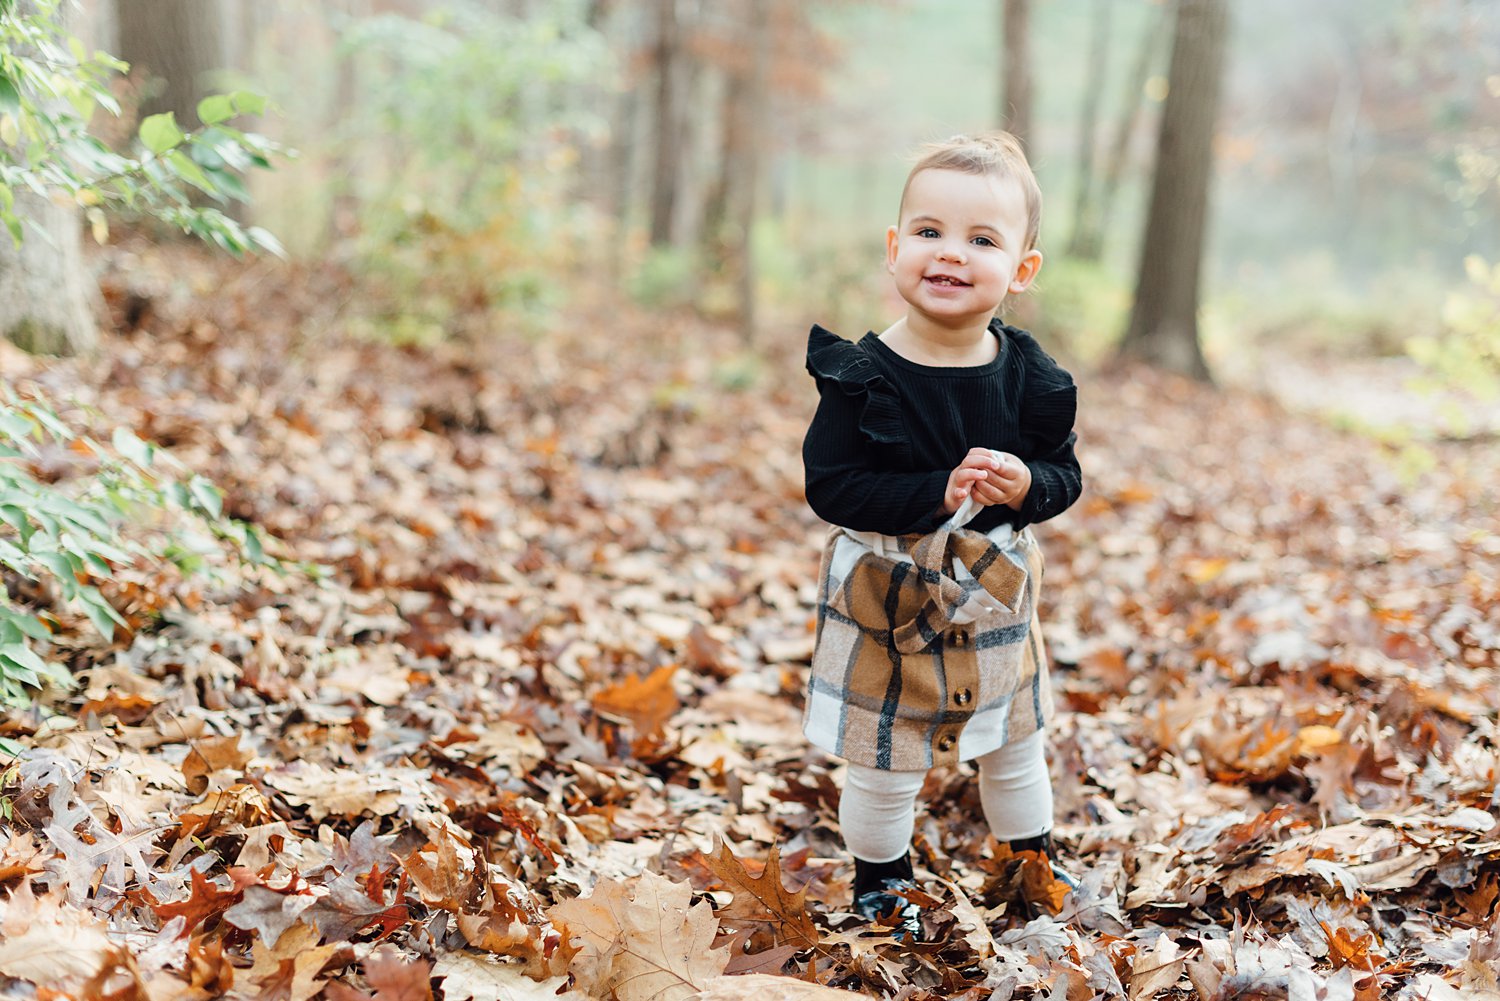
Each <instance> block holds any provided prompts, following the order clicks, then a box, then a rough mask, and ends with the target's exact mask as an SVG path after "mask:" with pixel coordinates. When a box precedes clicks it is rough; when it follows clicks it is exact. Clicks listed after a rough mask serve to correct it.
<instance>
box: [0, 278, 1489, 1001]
mask: <svg viewBox="0 0 1500 1001" xmlns="http://www.w3.org/2000/svg"><path fill="white" fill-rule="evenodd" d="M174 255H175V256H174ZM134 266H135V267H137V268H138V269H147V270H149V269H151V268H156V269H158V270H162V271H163V272H165V271H166V270H169V269H173V268H175V269H179V271H180V273H182V274H188V275H191V276H193V283H194V284H195V285H196V287H198V288H200V289H207V288H216V291H215V292H214V293H213V294H212V295H200V296H183V297H181V298H179V299H177V300H174V301H173V302H172V303H170V304H164V305H163V308H161V309H158V310H156V311H155V312H154V314H153V316H154V320H153V326H152V328H151V329H149V330H145V331H137V332H134V333H130V334H123V333H122V334H120V335H119V336H117V337H115V338H113V339H112V340H111V341H110V343H109V344H108V346H107V347H106V349H105V350H104V351H103V352H102V353H101V354H100V355H99V356H97V357H95V358H92V359H87V360H74V361H66V362H51V363H43V362H40V361H38V360H36V359H32V358H29V357H27V356H24V355H20V354H19V353H16V352H13V351H9V350H6V351H4V352H3V353H0V368H3V370H4V372H5V375H6V378H7V380H8V381H9V382H10V383H11V384H12V385H14V386H16V387H17V388H19V389H20V390H21V391H23V392H27V391H31V390H37V389H39V390H44V391H45V392H47V393H48V394H49V395H50V396H52V397H53V398H54V399H74V400H77V401H78V404H79V405H80V407H87V408H90V409H89V410H87V411H85V410H83V409H79V410H78V411H77V413H75V414H74V415H73V416H74V417H75V418H76V419H78V420H80V421H96V422H100V426H101V427H102V428H103V429H104V430H105V433H108V430H109V429H110V428H111V427H112V426H114V425H123V426H126V427H128V428H130V429H131V430H133V431H134V432H135V433H136V434H138V435H140V436H141V437H142V438H145V439H148V440H153V441H157V442H160V443H162V444H164V445H166V446H168V447H170V448H171V449H172V450H173V451H174V453H175V454H177V455H178V456H179V457H180V458H182V459H183V460H185V461H186V462H188V463H189V465H190V466H191V467H192V468H193V469H195V470H196V471H197V472H200V473H203V474H205V475H207V476H210V477H211V478H213V479H214V480H215V481H216V482H218V483H219V484H221V485H222V486H223V487H224V488H225V490H226V509H227V510H228V511H229V512H230V513H231V514H232V515H234V516H236V517H241V518H249V519H254V520H256V521H257V522H259V523H261V524H262V525H264V526H265V527H266V528H267V530H268V531H269V532H271V533H273V534H274V535H275V536H276V537H277V539H279V543H278V544H279V545H280V546H281V547H282V551H283V552H284V553H285V554H286V555H288V556H292V557H295V558H297V559H301V560H309V561H313V562H316V563H319V564H321V565H323V566H326V567H327V568H328V569H329V573H328V576H327V578H326V579H323V580H315V579H312V578H308V577H305V576H299V575H295V574H294V575H288V576H283V577H278V576H274V575H269V574H264V573H261V574H250V573H249V572H247V571H245V570H244V569H242V568H240V567H238V566H236V565H234V564H233V563H232V562H223V565H222V566H220V567H219V574H218V577H217V579H215V580H210V581H208V582H204V581H202V580H199V579H181V578H177V577H174V576H172V575H170V574H163V573H161V572H159V571H157V570H153V569H148V568H122V572H121V582H122V583H121V584H120V586H119V587H118V588H117V589H115V590H114V591H111V592H109V596H110V598H111V600H112V601H113V602H115V603H116V605H117V607H119V608H120V610H121V611H122V612H123V613H125V614H126V617H127V618H128V619H129V620H130V621H131V622H132V623H134V624H135V629H134V630H133V631H130V632H122V633H121V634H120V635H119V636H117V637H116V639H115V640H114V641H113V642H109V643H106V642H104V641H102V640H101V639H99V638H98V637H97V636H94V635H92V634H90V633H89V631H88V630H87V628H86V626H85V624H84V623H83V622H82V620H80V619H78V618H77V617H76V616H69V615H68V614H66V612H65V611H62V610H59V611H58V612H57V621H58V623H59V628H58V631H57V634H56V636H55V637H54V651H53V652H54V654H55V655H57V656H59V657H60V658H63V659H65V660H66V661H67V662H68V663H70V664H71V665H72V666H73V667H74V669H75V670H76V671H77V672H78V673H79V675H80V677H81V678H82V679H83V680H84V684H82V685H80V687H79V688H78V689H77V690H75V691H74V692H72V693H65V694H58V693H54V694H52V695H51V696H49V698H50V700H51V701H50V702H49V703H47V704H46V705H44V706H42V707H39V708H38V709H37V710H33V711H30V712H11V713H9V714H8V715H7V716H6V717H5V719H4V722H3V725H0V733H3V734H4V735H5V736H7V737H10V738H12V739H14V740H17V741H18V742H19V743H21V744H22V745H23V746H25V747H26V748H27V751H26V753H25V754H24V755H23V758H22V760H21V761H20V762H19V763H18V766H17V767H16V769H15V770H14V771H13V772H11V773H9V774H8V777H7V779H6V785H5V788H4V790H3V796H4V797H5V800H6V802H7V803H8V804H9V807H10V813H9V815H8V816H7V817H6V819H3V820H0V933H3V934H0V977H3V978H6V979H4V980H3V981H0V987H3V990H4V991H5V993H6V995H7V996H17V997H33V996H35V997H42V996H45V997H49V998H63V997H68V998H148V999H153V1001H155V999H158V998H171V999H188V998H192V999H199V998H210V997H231V998H262V997H275V998H286V999H293V1001H303V999H310V998H316V997H325V998H329V999H334V1001H349V999H367V998H368V999H378V1001H413V999H419V1001H427V999H432V998H448V999H454V1001H467V999H475V1001H488V999H507V1001H513V999H531V998H543V997H547V998H551V997H574V998H584V997H601V998H609V997H613V998H618V999H621V1001H636V999H642V1001H645V999H650V1001H666V999H678V998H683V999H685V998H691V997H702V998H707V999H714V998H730V997H735V998H738V997H763V998H768V999H769V998H778V997H784V998H807V999H816V998H824V997H828V998H832V997H835V996H846V995H847V993H848V992H849V991H853V992H856V993H860V994H863V995H866V996H871V997H888V998H901V999H910V1001H919V999H937V998H966V999H975V1001H978V999H997V1001H1006V999H1008V998H1023V999H1024V998H1049V999H1050V998H1056V999H1068V1001H1084V999H1091V998H1125V999H1129V1001H1136V999H1144V998H1155V997H1164V998H1198V999H1201V1001H1228V999H1232V998H1262V997H1264V998H1271V997H1277V998H1281V997H1288V998H1296V999H1299V1001H1300V999H1309V1001H1311V999H1329V1001H1333V999H1340V1001H1342V999H1348V1001H1356V999H1358V1001H1365V999H1371V998H1377V997H1398V998H1410V999H1416V998H1433V999H1443V998H1450V997H1451V998H1456V997H1486V996H1493V997H1500V987H1497V980H1500V946H1497V945H1496V942H1497V941H1500V910H1497V897H1500V889H1497V887H1500V825H1497V823H1496V820H1497V817H1500V792H1497V775H1500V725H1497V716H1496V711H1497V702H1500V698H1497V695H1500V573H1497V566H1500V531H1497V516H1496V510H1497V508H1496V501H1497V490H1500V463H1497V462H1496V461H1495V459H1496V456H1495V452H1494V448H1493V446H1492V445H1489V444H1486V443H1485V442H1483V441H1482V440H1480V441H1478V442H1474V443H1469V444H1457V443H1438V444H1435V445H1434V446H1433V449H1434V453H1435V455H1436V457H1437V458H1438V460H1439V461H1438V462H1437V463H1436V464H1435V465H1434V468H1433V469H1432V470H1431V471H1430V472H1428V473H1425V474H1423V476H1422V477H1421V478H1420V479H1419V480H1417V481H1416V482H1411V483H1408V482H1404V481H1402V480H1401V479H1400V478H1399V477H1398V475H1397V473H1396V471H1395V470H1396V468H1397V467H1396V465H1395V463H1393V462H1392V461H1391V459H1392V457H1391V456H1389V455H1385V454H1383V452H1382V446H1380V445H1378V444H1376V443H1372V442H1370V441H1368V440H1365V439H1361V438H1358V437H1355V436H1352V435H1349V434H1347V433H1340V432H1338V431H1335V430H1331V429H1329V428H1327V427H1325V426H1322V425H1319V424H1317V423H1315V422H1313V421H1311V420H1309V419H1306V418H1301V417H1294V416H1289V415H1288V414H1286V413H1285V412H1284V411H1282V410H1280V409H1278V408H1277V407H1276V406H1275V405H1274V404H1273V403H1271V402H1269V401H1268V400H1266V399H1263V398H1260V397H1255V396H1251V395H1248V394H1245V393H1242V392H1237V391H1231V390H1223V391H1220V392H1217V393H1216V392H1213V391H1210V390H1206V389H1203V388H1201V387H1197V386H1193V385H1190V384H1187V383H1183V382H1180V381H1177V380H1175V379H1171V378H1169V377H1165V376H1161V375H1158V374H1154V373H1151V372H1147V371H1144V370H1130V371H1126V372H1122V373H1114V374H1108V375H1099V376H1092V375H1091V376H1087V377H1085V378H1083V379H1081V380H1080V381H1081V385H1082V395H1083V400H1082V405H1081V410H1082V415H1081V424H1080V454H1081V456H1082V458H1083V461H1084V463H1085V468H1086V470H1087V473H1088V477H1087V480H1088V484H1087V488H1086V493H1085V495H1084V498H1083V499H1082V500H1081V501H1080V503H1079V504H1078V505H1077V507H1076V508H1075V509H1074V510H1073V511H1071V512H1069V513H1068V514H1067V515H1065V516H1063V517H1062V518H1059V519H1057V520H1056V521H1054V522H1053V523H1050V524H1048V525H1046V526H1044V527H1042V528H1041V529H1040V530H1039V533H1038V534H1039V536H1040V537H1041V539H1042V541H1043V545H1044V548H1045V549H1046V552H1047V556H1048V561H1049V566H1048V576H1049V579H1048V586H1047V588H1046V595H1047V602H1048V607H1047V608H1046V609H1045V610H1044V621H1045V622H1046V623H1047V626H1048V632H1047V635H1048V640H1049V643H1050V647H1051V652H1052V655H1053V658H1054V661H1055V671H1056V685H1057V688H1058V691H1059V694H1060V697H1061V701H1062V705H1063V707H1064V709H1065V710H1066V711H1064V712H1063V713H1061V714H1060V717H1059V720H1058V723H1057V725H1056V727H1055V730H1054V734H1053V738H1052V744H1051V756H1052V768H1053V774H1054V782H1055V787H1056V792H1057V816H1058V821H1059V823H1058V827H1057V830H1056V835H1057V840H1058V842H1059V845H1060V847H1061V851H1062V854H1063V859H1064V862H1065V864H1067V865H1068V866H1069V867H1070V868H1072V869H1074V870H1075V871H1077V872H1078V873H1079V874H1080V875H1081V876H1082V886H1081V887H1080V889H1079V890H1077V891H1073V892H1066V891H1065V888H1064V887H1062V885H1061V884H1055V885H1054V883H1055V881H1053V880H1052V878H1051V875H1050V872H1049V871H1047V870H1046V868H1045V866H1041V865H1039V864H1037V863H1036V860H1034V859H1027V858H1026V857H1024V853H1023V855H1022V856H1011V855H1010V853H1009V852H1008V851H1007V850H1006V849H1005V848H1004V847H1002V846H1000V845H998V844H996V843H995V842H994V841H993V840H992V839H990V838H988V837H987V832H986V831H985V829H984V825H983V821H982V814H981V811H980V808H979V803H978V794H977V791H976V790H975V788H974V785H973V781H972V772H971V770H970V769H969V768H968V767H967V766H960V767H959V768H956V769H950V770H943V771H938V772H934V773H933V774H932V775H931V776H930V777H929V779H928V783H927V787H926V789H925V790H924V797H923V805H922V807H921V808H920V810H919V815H918V823H917V829H916V832H915V858H916V862H917V871H918V877H919V879H918V882H919V884H920V888H919V891H918V892H919V894H920V895H921V902H922V903H923V904H924V907H925V912H926V919H925V920H926V922H927V928H926V930H927V932H928V936H927V937H928V938H929V939H930V940H929V941H924V942H920V943H917V944H915V945H907V944H903V943H901V942H899V941H897V940H896V939H894V938H892V937H891V936H890V934H889V931H888V930H887V929H883V928H881V927H879V926H866V925H863V924H861V923H859V922H858V921H857V919H855V917H854V915H852V914H851V913H850V910H849V892H850V880H851V876H852V872H851V865H850V864H849V862H848V860H847V859H846V858H845V857H844V856H843V854H842V851H841V849H840V843H839V838H838V832H837V807H838V788H839V786H840V784H841V783H840V773H839V766H838V762H837V761H834V760H830V759H828V758H826V757H825V756H823V755H822V754H820V753H818V752H815V751H813V750H811V749H809V748H808V747H807V746H806V745H805V744H804V743H803V741H802V740H801V738H800V733H799V726H798V721H799V714H800V699H801V685H802V683H803V678H804V672H805V662H806V658H807V656H808V654H809V653H810V650H811V629H812V624H813V620H814V613H815V609H814V607H813V601H814V589H813V586H812V575H813V572H814V571H815V568H816V558H817V549H818V544H819V541H820V535H821V532H822V528H821V526H820V525H819V523H818V522H817V521H816V519H815V518H814V517H813V516H812V515H811V513H810V512H809V511H807V510H806V508H805V505H804V503H803V502H802V500H801V482H800V480H801V467H800V460H799V452H798V446H799V443H800V436H801V433H802V430H803V429H804V427H805V422H806V419H807V416H808V414H809V413H810V410H811V408H812V406H813V403H814V399H813V390H812V387H811V383H810V380H807V379H806V378H805V377H804V376H802V375H801V372H800V357H801V343H800V336H799V334H798V332H797V331H795V330H790V329H789V330H788V331H787V332H786V333H785V334H784V335H777V336H775V337H773V338H770V339H769V343H768V345H767V346H768V349H769V350H770V351H771V357H770V360H769V361H767V362H766V363H765V369H764V371H763V372H762V374H761V378H760V379H759V381H758V382H756V383H754V384H753V385H750V386H745V385H743V380H734V381H731V380H727V379H724V378H722V377H721V372H722V371H723V369H721V368H720V367H719V366H721V365H723V364H728V363H729V362H730V361H731V360H732V359H734V358H735V357H737V356H738V353H739V352H740V347H739V345H737V344H736V343H735V341H734V340H733V338H732V337H730V336H728V335H727V334H725V333H723V332H719V331H714V330H710V329H705V328H703V327H702V326H701V325H699V324H698V323H696V322H694V321H692V320H689V319H687V318H683V317H676V316H665V317H664V316H653V315H643V314H639V313H636V312H633V311H631V310H629V309H623V310H615V311H612V312H610V313H609V314H607V315H604V314H601V315H593V316H587V315H584V314H579V315H577V316H574V317H570V320H572V321H573V322H571V323H569V324H562V323H559V324H558V326H557V328H556V329H555V330H554V331H552V332H550V333H549V334H547V335H546V336H543V337H527V336H524V335H522V334H520V333H509V332H505V331H496V332H495V333H494V335H493V337H492V338H491V339H489V340H487V341H485V342H483V343H463V344H459V343H454V344H445V345H440V346H438V347H436V348H433V349H430V350H424V351H416V350H412V349H403V348H398V347H392V346H385V345H378V344H374V343H368V342H360V341H353V340H348V339H344V338H341V337H339V336H337V335H335V334H326V333H325V334H322V335H320V336H314V331H315V329H316V328H317V327H318V326H319V324H318V323H317V322H315V320H314V318H316V317H321V316H325V315H326V314H327V305H326V304H327V303H329V302H336V301H338V299H339V297H340V296H347V295H348V294H349V289H348V287H347V285H346V284H345V283H344V280H343V279H341V278H340V277H339V276H338V275H337V274H335V273H331V272H323V271H312V272H299V271H297V270H295V269H291V268H288V267H287V266H285V265H280V264H273V263H258V264H254V265H251V266H249V267H247V268H245V269H243V270H240V271H230V270H228V269H227V268H225V267H224V266H223V265H219V264H215V263H206V262H204V261H202V260H201V259H200V258H198V257H197V256H196V255H193V254H188V253H184V252H182V251H174V250H165V251H163V250H155V249H153V250H151V251H150V252H149V253H146V252H143V256H142V257H141V258H139V259H137V260H136V261H135V262H134ZM124 281H125V279H124V278H123V277H122V276H121V273H120V272H119V271H110V270H109V269H106V274H105V285H106V292H107V294H110V295H111V298H112V299H113V300H114V301H119V299H120V298H121V296H120V292H121V289H122V288H123V287H124V286H123V284H122V283H123V282H124ZM112 283H113V284H112ZM162 287H166V286H165V285H163V286H162ZM168 306H170V308H168ZM1023 897H1029V898H1030V899H1031V900H1033V901H1037V902H1039V904H1040V907H1039V910H1040V911H1041V913H1038V907H1037V906H1036V905H1033V907H1032V908H1030V909H1028V908H1027V907H1025V906H1023V899H1022V898H1023ZM835 990H838V991H839V993H838V994H835V993H834V992H835Z"/></svg>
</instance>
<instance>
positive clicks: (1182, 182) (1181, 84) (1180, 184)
mask: <svg viewBox="0 0 1500 1001" xmlns="http://www.w3.org/2000/svg"><path fill="white" fill-rule="evenodd" d="M1176 21H1177V24H1176V31H1175V33H1174V38H1173V43H1172V66H1171V69H1170V71H1169V74H1168V78H1167V86H1168V90H1167V101H1166V107H1165V108H1164V109H1163V110H1162V119H1161V130H1160V133H1159V134H1158V137H1157V147H1156V170H1155V176H1154V178H1153V181H1152V187H1151V204H1150V208H1149V209H1148V210H1147V219H1146V234H1145V238H1144V239H1143V240H1142V242H1141V255H1140V270H1139V278H1138V279H1137V282H1136V291H1135V304H1134V306H1133V307H1132V308H1131V312H1130V326H1129V328H1128V329H1127V330H1126V332H1125V339H1124V340H1123V341H1122V342H1121V345H1120V357H1121V358H1122V359H1136V360H1140V361H1145V362H1148V363H1150V364H1153V365H1158V366H1160V367H1162V368H1166V369H1169V370H1171V371H1176V372H1181V373H1183V374H1186V375H1189V376H1192V377H1193V378H1196V379H1202V380H1204V381H1208V380H1209V378H1210V376H1209V371H1208V365H1207V364H1206V363H1205V362H1204V360H1203V349H1202V347H1201V345H1200V344H1199V339H1198V294H1199V286H1200V280H1199V277H1200V272H1201V269H1202V262H1203V243H1204V232H1205V230H1206V228H1207V221H1208V194H1209V181H1210V176H1211V173H1212V167H1213V138H1214V124H1215V121H1216V119H1217V118H1218V112H1219V94H1220V90H1221V89H1222V81H1223V69H1224V49H1225V40H1226V37H1227V35H1228V33H1229V30H1228V29H1229V9H1228V0H1178V3H1177V18H1176Z"/></svg>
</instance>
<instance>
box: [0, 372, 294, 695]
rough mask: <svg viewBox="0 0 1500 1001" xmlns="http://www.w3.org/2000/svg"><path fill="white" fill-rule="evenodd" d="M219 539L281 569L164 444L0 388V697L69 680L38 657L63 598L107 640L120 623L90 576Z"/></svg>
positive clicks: (189, 553) (174, 556)
mask: <svg viewBox="0 0 1500 1001" xmlns="http://www.w3.org/2000/svg"><path fill="white" fill-rule="evenodd" d="M43 467H45V469H46V470H47V474H46V475H43V474H41V472H40V470H41V469H42V468H43ZM60 470H61V471H63V472H71V473H75V474H77V475H73V476H59V475H58V473H59V471H60ZM147 527H150V528H151V530H152V531H151V538H150V540H149V544H148V542H147V541H146V540H145V538H143V536H144V535H145V533H144V532H143V529H145V528H147ZM225 542H227V543H228V544H229V546H230V548H231V549H232V550H233V551H234V552H235V553H237V554H238V555H239V557H240V558H241V559H242V560H244V561H245V562H247V563H250V564H254V565H260V566H267V567H272V568H276V569H284V568H283V565H282V564H281V562H280V561H278V560H276V559H275V558H274V557H271V556H268V555H267V554H266V551H265V548H264V546H263V545H262V542H261V538H260V536H259V534H258V533H257V531H256V529H255V528H254V526H252V525H248V524H245V523H243V522H239V521H235V520H232V519H229V518H226V517H225V516H224V513H223V499H222V495H221V494H220V492H219V490H218V489H217V488H216V487H214V486H213V484H211V483H210V482H208V481H207V480H205V479H204V478H203V477H201V476H195V475H191V474H190V473H188V471H187V470H186V469H185V468H184V467H183V466H182V465H181V464H180V463H179V462H178V461H177V460H176V459H174V458H173V457H172V456H171V455H170V454H169V453H167V452H165V451H163V450H162V449H160V448H157V447H156V446H154V445H151V444H149V443H147V442H144V441H142V440H140V439H139V438H138V437H136V436H135V435H134V434H133V433H131V432H130V431H129V430H128V429H124V428H120V429H116V430H115V432H114V434H113V436H112V440H111V442H110V444H109V445H107V446H106V445H104V444H102V443H100V442H98V441H96V440H94V439H92V438H90V437H88V436H85V435H80V434H77V433H75V432H74V431H73V430H71V429H70V428H69V427H68V425H67V424H65V423H64V422H63V421H62V420H60V419H59V418H58V416H57V414H56V413H55V411H54V410H53V409H51V408H50V407H48V406H46V405H45V404H44V403H41V402H38V401H34V400H21V399H18V398H17V397H16V396H15V395H14V394H13V393H12V392H10V391H9V390H7V391H6V398H5V400H4V401H3V402H0V584H3V590H0V703H4V704H6V705H10V706H25V705H28V704H29V703H30V697H31V694H30V693H31V692H32V691H33V690H35V689H37V688H40V687H41V686H42V685H44V684H47V683H49V682H50V683H53V684H58V685H63V686H67V685H70V684H71V677H70V675H69V674H68V672H67V670H66V669H65V668H64V667H63V666H62V665H60V664H58V663H56V662H55V661H53V660H49V659H48V655H49V648H50V646H51V641H52V638H53V636H54V635H55V633H56V632H57V631H58V630H59V629H60V628H61V627H62V620H61V618H60V615H61V613H62V612H63V610H71V611H73V612H74V613H82V614H83V615H84V616H86V617H87V619H88V621H89V622H90V623H92V625H93V627H94V629H96V630H97V631H98V632H99V633H100V634H101V635H102V636H103V637H104V638H105V639H106V640H111V639H113V638H114V635H115V630H116V628H117V627H126V628H128V627H129V626H130V624H129V623H128V622H127V621H126V619H125V618H124V617H123V616H122V615H121V614H120V612H119V611H118V610H116V608H115V606H114V605H113V604H111V602H110V600H109V599H108V598H107V597H106V595H105V593H104V592H103V591H101V588H100V585H107V584H108V583H110V582H113V581H115V580H116V577H117V573H118V572H119V571H120V570H121V569H123V568H127V567H141V566H147V567H149V566H154V565H158V564H160V565H163V566H166V565H175V567H176V569H177V571H180V572H184V573H198V572H202V571H204V570H207V569H210V568H211V567H212V566H213V565H214V562H215V561H216V560H217V558H218V555H219V553H220V552H221V551H222V549H223V545H224V543H225Z"/></svg>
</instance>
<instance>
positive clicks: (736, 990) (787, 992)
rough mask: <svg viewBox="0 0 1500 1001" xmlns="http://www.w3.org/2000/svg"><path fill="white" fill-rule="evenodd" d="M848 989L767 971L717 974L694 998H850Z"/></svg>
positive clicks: (816, 1000)
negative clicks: (740, 974)
mask: <svg viewBox="0 0 1500 1001" xmlns="http://www.w3.org/2000/svg"><path fill="white" fill-rule="evenodd" d="M849 998H850V994H849V992H848V991H844V990H839V989H837V988H834V987H824V986H823V985H821V984H810V983H808V982H807V981H805V980H796V979H793V978H791V977H777V976H773V975H771V974H766V973H747V974H744V975H742V976H723V977H715V978H714V979H713V980H711V981H709V983H708V986H706V987H705V988H704V989H703V991H702V993H700V994H698V995H697V997H696V998H695V999H694V1001H746V999H754V1001H849Z"/></svg>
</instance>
